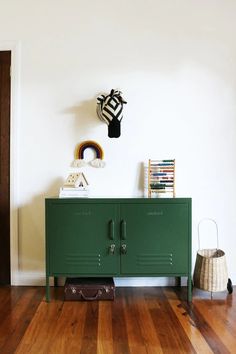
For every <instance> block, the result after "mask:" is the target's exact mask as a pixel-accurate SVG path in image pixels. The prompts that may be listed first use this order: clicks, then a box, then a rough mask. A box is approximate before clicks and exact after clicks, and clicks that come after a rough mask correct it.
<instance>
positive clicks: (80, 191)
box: [59, 187, 89, 198]
mask: <svg viewBox="0 0 236 354" xmlns="http://www.w3.org/2000/svg"><path fill="white" fill-rule="evenodd" d="M88 196H89V190H88V189H86V188H82V187H61V188H60V193H59V198H86V197H88Z"/></svg>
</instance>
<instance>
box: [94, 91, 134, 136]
mask: <svg viewBox="0 0 236 354" xmlns="http://www.w3.org/2000/svg"><path fill="white" fill-rule="evenodd" d="M121 95H122V92H121V91H119V90H114V89H112V90H111V92H110V93H109V95H100V96H98V97H97V115H98V117H99V118H100V119H101V120H102V121H103V122H105V123H106V124H107V125H108V136H109V138H119V136H120V123H121V120H122V118H123V105H124V104H126V103H127V102H126V101H125V100H124V99H123V98H122V96H121Z"/></svg>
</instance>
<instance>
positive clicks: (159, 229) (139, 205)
mask: <svg viewBox="0 0 236 354" xmlns="http://www.w3.org/2000/svg"><path fill="white" fill-rule="evenodd" d="M50 276H53V277H59V276H64V277H74V276H80V277H83V276H86V277H89V276H91V277H92V276H93V277H99V276H101V277H104V276H114V277H122V276H123V277H124V276H125V277H128V276H178V277H181V276H187V277H188V300H189V301H191V199H190V198H170V199H144V198H127V199H109V198H107V199H98V198H96V199H95V198H94V199H92V198H91V199H90V198H86V199H58V198H50V199H46V299H47V301H49V299H50V296H49V277H50Z"/></svg>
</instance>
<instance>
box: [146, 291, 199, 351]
mask: <svg viewBox="0 0 236 354" xmlns="http://www.w3.org/2000/svg"><path fill="white" fill-rule="evenodd" d="M158 301H159V303H160V309H158V308H152V309H150V312H151V316H152V320H153V322H154V325H155V328H156V332H157V335H158V337H159V339H160V343H161V347H162V348H165V350H164V353H168V354H173V353H176V354H177V353H196V351H195V349H194V348H193V346H192V344H191V342H190V340H189V338H188V337H187V336H186V334H185V332H184V330H183V328H182V326H179V323H178V319H177V317H176V316H175V314H174V313H173V311H172V309H171V306H170V304H169V303H168V299H167V298H166V297H165V296H164V294H163V291H162V289H160V288H159V289H158Z"/></svg>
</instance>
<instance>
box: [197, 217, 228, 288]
mask: <svg viewBox="0 0 236 354" xmlns="http://www.w3.org/2000/svg"><path fill="white" fill-rule="evenodd" d="M203 221H211V222H213V223H214V224H215V226H216V237H217V248H213V249H200V224H201V223H202V222H203ZM198 246H199V249H198V252H197V257H196V263H195V268H194V274H193V282H194V286H195V287H197V288H199V289H202V290H207V291H211V292H216V291H224V290H226V288H227V281H228V271H227V265H226V257H225V253H224V251H222V250H221V249H219V239H218V227H217V223H216V222H215V220H213V219H203V220H201V221H200V222H199V224H198Z"/></svg>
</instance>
